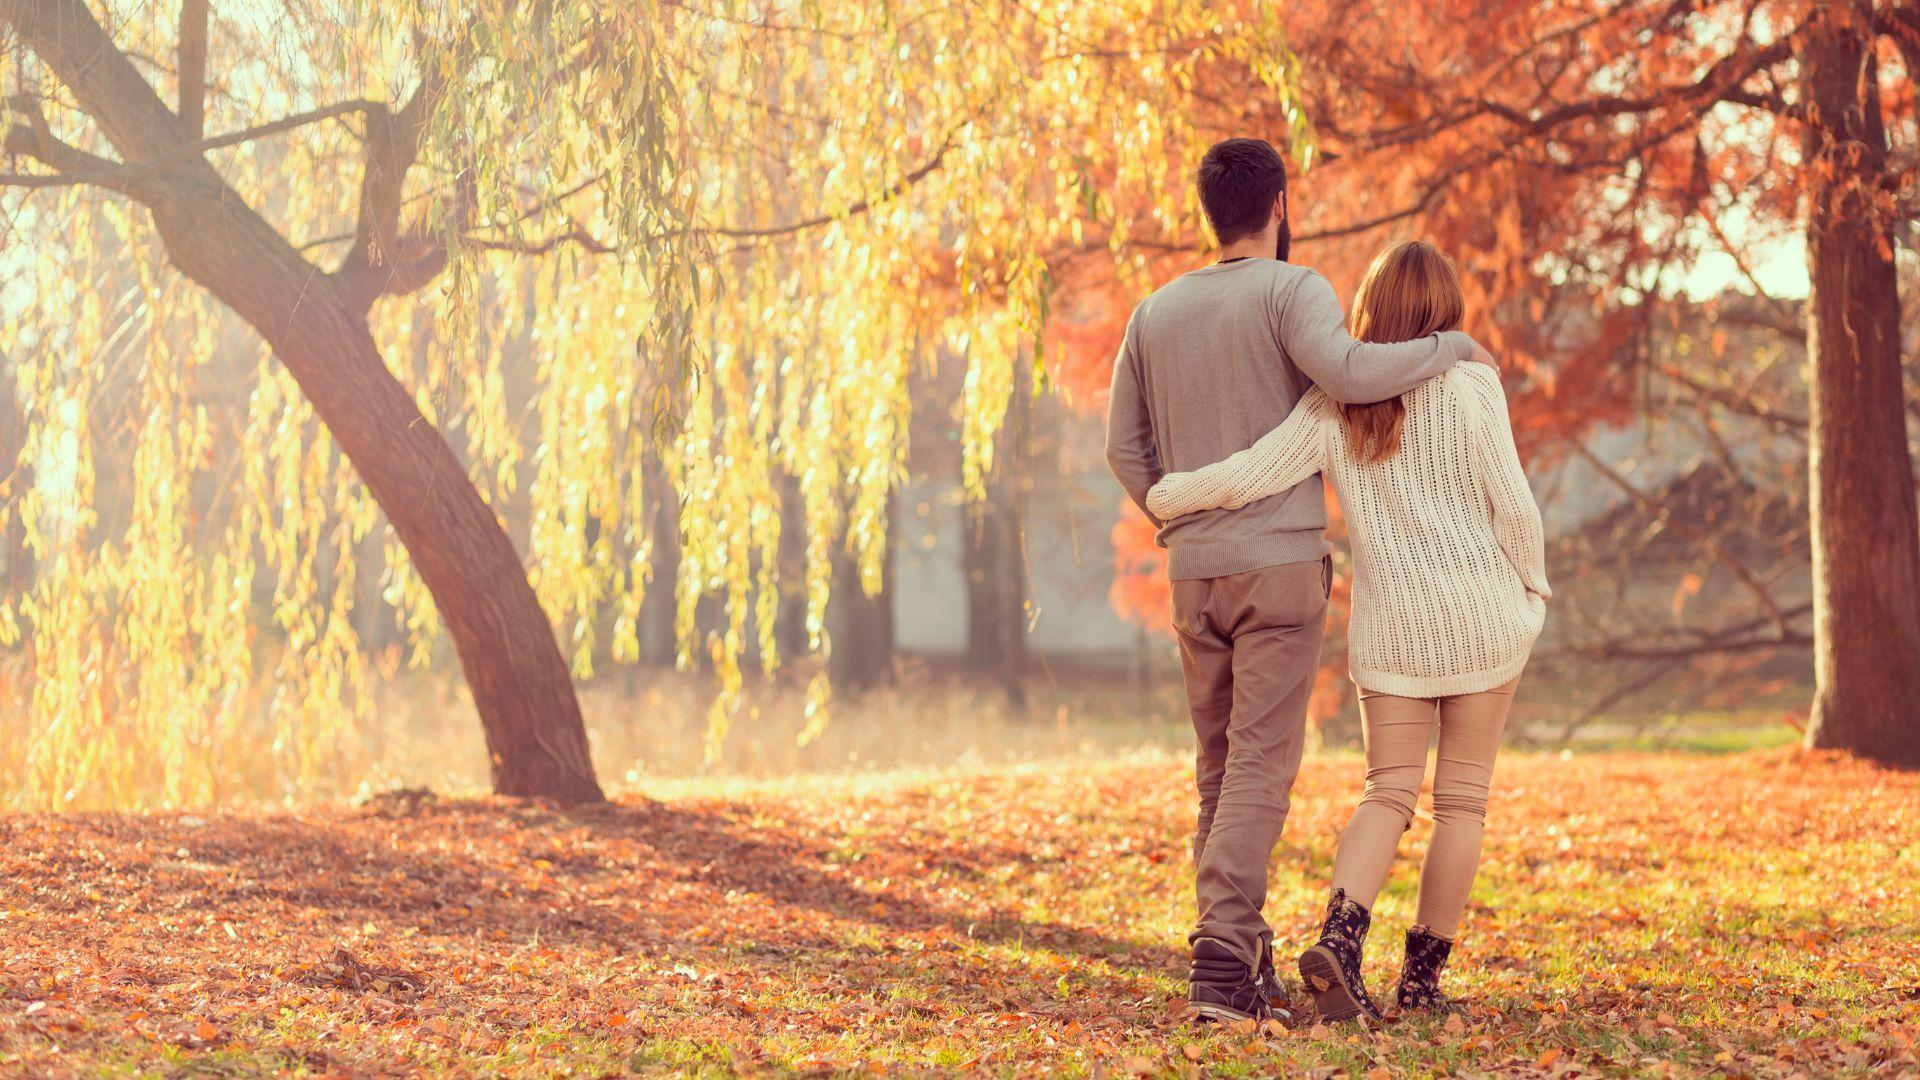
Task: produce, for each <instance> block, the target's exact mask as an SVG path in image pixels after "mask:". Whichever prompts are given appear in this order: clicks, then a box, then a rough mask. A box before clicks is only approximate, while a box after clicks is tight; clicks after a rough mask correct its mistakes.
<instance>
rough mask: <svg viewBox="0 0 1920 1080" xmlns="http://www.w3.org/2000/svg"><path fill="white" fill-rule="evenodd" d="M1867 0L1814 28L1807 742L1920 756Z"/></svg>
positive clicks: (1909, 521)
mask: <svg viewBox="0 0 1920 1080" xmlns="http://www.w3.org/2000/svg"><path fill="white" fill-rule="evenodd" d="M1872 33H1873V31H1872V22H1871V5H1870V4H1866V3H1861V2H1855V3H1851V4H1846V5H1835V6H1834V7H1833V8H1830V9H1829V11H1828V13H1827V14H1826V15H1824V16H1822V17H1818V18H1816V21H1815V22H1814V24H1813V25H1812V26H1811V27H1810V28H1809V29H1807V30H1806V31H1804V34H1805V40H1804V43H1803V44H1802V46H1801V52H1800V62H1801V70H1802V80H1803V82H1802V85H1803V88H1804V90H1805V100H1806V101H1807V102H1808V104H1809V105H1810V106H1811V107H1812V108H1813V110H1814V114H1813V115H1814V120H1813V122H1812V123H1810V124H1809V125H1808V129H1809V134H1808V135H1807V140H1806V159H1807V161H1808V163H1809V165H1808V168H1807V169H1806V175H1807V176H1808V177H1809V181H1808V190H1807V201H1808V223H1807V252H1808V260H1809V268H1810V271H1811V275H1812V282H1813V294H1812V299H1811V301H1810V316H1809V323H1808V337H1807V351H1808V355H1809V357H1810V359H1811V362H1812V380H1811V381H1812V394H1811V397H1812V413H1811V419H1812V432H1811V440H1812V445H1811V452H1810V461H1811V469H1810V472H1811V483H1812V493H1811V501H1812V511H1813V626H1814V639H1815V640H1814V670H1815V680H1816V681H1815V690H1814V700H1813V716H1812V720H1811V723H1810V724H1809V726H1808V728H1807V745H1808V746H1813V747H1831V748H1835V749H1842V750H1849V751H1852V752H1854V753H1857V754H1861V755H1863V756H1866V757H1870V758H1875V759H1877V760H1880V761H1885V762H1890V763H1896V764H1902V765H1908V766H1920V524H1917V522H1916V516H1915V505H1914V485H1913V472H1912V462H1911V460H1910V456H1909V454H1908V451H1907V427H1906V413H1905V409H1904V398H1905V394H1904V389H1903V387H1902V383H1901V364H1900V301H1899V295H1898V286H1897V279H1896V277H1895V270H1894V263H1893V237H1892V234H1891V230H1890V227H1889V224H1888V223H1887V222H1886V221H1884V220H1876V218H1875V215H1874V213H1873V208H1872V206H1871V204H1870V201H1869V200H1870V198H1871V194H1872V190H1873V187H1874V186H1875V185H1876V184H1877V183H1878V181H1879V179H1880V176H1881V174H1882V171H1883V170H1884V168H1885V167H1886V133H1885V132H1884V130H1882V127H1881V121H1880V102H1879V97H1878V91H1877V88H1876V74H1877V73H1876V71H1875V67H1874V63H1873V56H1872V50H1871V42H1872Z"/></svg>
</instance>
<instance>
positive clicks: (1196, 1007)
mask: <svg viewBox="0 0 1920 1080" xmlns="http://www.w3.org/2000/svg"><path fill="white" fill-rule="evenodd" d="M1276 981H1277V980H1276ZM1187 1005H1188V1007H1189V1008H1191V1009H1192V1010H1193V1012H1194V1014H1195V1015H1196V1016H1198V1017H1199V1018H1200V1019H1202V1020H1228V1021H1232V1020H1265V1019H1266V1018H1267V1017H1268V1016H1269V1015H1271V1013H1272V1010H1271V1009H1270V1008H1269V1007H1268V1005H1267V993H1266V988H1265V986H1264V985H1263V984H1262V980H1261V979H1260V975H1259V973H1258V972H1256V971H1255V970H1254V969H1253V968H1250V967H1248V966H1247V965H1246V964H1245V963H1244V962H1242V961H1241V959H1240V958H1239V957H1238V956H1235V955H1234V953H1233V950H1232V949H1229V948H1228V947H1227V943H1226V942H1224V941H1221V940H1219V939H1218V938H1208V937H1203V938H1200V939H1198V940H1196V941H1195V942H1194V943H1193V968H1192V970H1191V971H1189V972H1188V974H1187Z"/></svg>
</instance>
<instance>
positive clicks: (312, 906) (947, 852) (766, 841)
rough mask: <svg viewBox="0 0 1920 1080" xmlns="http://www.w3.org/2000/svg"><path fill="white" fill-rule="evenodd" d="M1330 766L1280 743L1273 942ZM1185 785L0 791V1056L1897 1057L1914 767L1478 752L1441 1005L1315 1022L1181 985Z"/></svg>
mask: <svg viewBox="0 0 1920 1080" xmlns="http://www.w3.org/2000/svg"><path fill="white" fill-rule="evenodd" d="M1360 773H1361V768H1360V763H1359V761H1358V759H1357V758H1356V757H1354V756H1353V755H1350V754H1335V755H1327V756H1321V757H1317V758H1314V759H1311V760H1309V761H1308V763H1307V765H1306V767H1305V769H1304V771H1303V773H1302V775H1301V778H1300V783H1299V785H1298V787H1297V788H1296V790H1295V795H1294V800H1293V814H1292V818H1291V820H1290V821H1289V822H1288V824H1287V828H1286V833H1285V836H1284V838H1283V839H1282V841H1281V847H1280V850H1279V851H1277V852H1276V854H1275V857H1274V878H1275V882H1276V885H1275V893H1274V895H1273V897H1272V898H1271V899H1270V901H1269V905H1268V907H1269V910H1270V912H1271V916H1272V919H1273V922H1274V924H1275V927H1276V929H1277V931H1278V933H1279V935H1280V939H1281V941H1282V943H1283V945H1285V946H1292V945H1294V944H1295V943H1298V942H1300V941H1302V940H1303V939H1305V938H1306V936H1307V935H1308V933H1309V931H1310V929H1311V928H1312V927H1313V926H1314V925H1315V922H1316V916H1317V908H1318V907H1319V905H1320V903H1321V902H1322V893H1323V890H1324V888H1325V884H1326V874H1327V870H1328V865H1329V861H1330V857H1331V854H1332V846H1333V842H1334V839H1335V835H1336V830H1337V829H1338V827H1339V825H1340V823H1341V822H1342V820H1343V819H1344V815H1345V813H1346V812H1347V810H1348V809H1349V808H1350V806H1351V803H1352V800H1353V798H1354V795H1355V793H1356V791H1357V785H1358V782H1359V778H1360ZM1190 783H1191V770H1190V768H1189V767H1186V766H1184V765H1183V764H1182V763H1181V762H1179V761H1177V760H1175V759H1173V758H1170V757H1167V756H1163V755H1139V756H1134V757H1130V758H1123V759H1118V760H1110V761H1106V762H1078V763H1059V762H1055V763H1051V764H1048V765H1045V766H1040V765H1032V766H1020V767H1005V768H995V769H989V770H984V771H977V772H969V773H964V774H963V773H920V774H902V775H895V776H879V777H866V778H858V777H839V778H814V779H803V780H794V781H786V782H780V783H750V784H749V783H731V784H710V785H699V784H686V785H678V786H676V787H675V788H673V789H671V790H665V791H664V796H665V797H664V799H663V800H662V801H654V800H651V799H648V798H646V797H644V796H641V795H639V794H633V795H628V796H625V797H623V798H621V799H619V800H618V801H617V802H616V804H614V805H611V806H607V807H603V808H597V809H591V810H582V811H568V810H557V809H551V808H545V807H540V806H530V805H518V804H512V803H507V802H499V801H489V800H484V799H476V800H454V801H446V800H438V799H434V798H432V797H425V798H418V797H408V796H389V797H385V798H382V799H379V800H375V801H373V802H371V803H368V804H365V805H361V806H354V807H349V806H340V805H330V806H317V807H312V808H308V809H304V810H301V811H298V812H257V811H244V812H242V811H234V812H228V811H209V812H200V813H195V814H185V813H168V814H152V815H127V814H73V815H61V816H31V815H28V816H11V817H0V1075H6V1076H13V1075H81V1076H89V1075H111V1076H123V1075H212V1076H220V1075H245V1074H250V1073H255V1072H265V1071H272V1072H294V1073H299V1072H305V1073H310V1074H315V1075H377V1074H390V1073H400V1072H429V1073H434V1072H437V1073H441V1074H466V1073H505V1074H518V1075H553V1074H560V1073H573V1074H584V1075H593V1076H597V1075H606V1074H624V1073H647V1072H657V1071H668V1070H695V1071H702V1072H715V1073H721V1072H729V1071H756V1070H763V1071H768V1072H787V1071H796V1070H797V1071H818V1072H821V1073H839V1072H851V1071H856V1070H862V1069H881V1070H885V1071H948V1070H958V1069H971V1070H979V1071H982V1072H988V1073H1015V1072H1021V1073H1025V1072H1035V1071H1044V1070H1059V1071H1064V1072H1069V1073H1107V1074H1116V1073H1117V1074H1122V1075H1124V1074H1128V1073H1138V1074H1168V1075H1194V1074H1207V1075H1243V1074H1244V1075H1271V1074H1275V1073H1289V1074H1309V1075H1336V1074H1347V1075H1356V1076H1358V1075H1428V1074H1451V1073H1481V1074H1486V1073H1498V1074H1534V1075H1570V1074H1574V1073H1578V1074H1580V1075H1595V1074H1599V1075H1620V1074H1649V1073H1655V1072H1659V1071H1663V1070H1664V1071H1670V1072H1675V1073H1685V1074H1694V1073H1702V1074H1709V1073H1710V1074H1723V1075H1748V1076H1786V1075H1811V1076H1823V1075H1831V1074H1848V1073H1852V1074H1867V1073H1873V1072H1881V1073H1887V1074H1895V1073H1905V1072H1911V1071H1914V1070H1916V1069H1920V1056H1916V1055H1917V1054H1920V1048H1917V1047H1916V1039H1920V930H1916V925H1917V924H1920V775H1916V774H1911V773H1905V774H1903V773H1897V772H1890V771H1883V770H1879V769H1876V768H1873V767H1870V766H1867V765H1863V764H1859V763H1856V762H1853V761H1850V760H1846V759H1842V758H1835V757H1829V756H1820V755H1809V754H1806V753H1803V752H1800V751H1794V750H1765V751H1757V752H1752V753H1744V754H1732V755H1720V756H1703V755H1680V754H1670V755H1650V754H1634V753H1606V754H1587V755H1564V754H1561V755H1526V754H1511V755H1508V756H1507V757H1506V758H1504V759H1503V761H1502V764H1501V773H1500V777H1499V785H1500V787H1499V790H1498V791H1497V793H1496V804H1495V807H1494V811H1493V815H1494V816H1493V821H1492V823H1491V826H1490V831H1489V834H1488V838H1487V854H1486V864H1485V867H1484V868H1483V871H1482V874H1481V879H1480V883H1479V886H1478V888H1477V891H1476V903H1475V905H1474V907H1473V908H1472V909H1471V911H1470V912H1469V915H1468V921H1467V924H1466V926H1465V927H1464V929H1463V937H1462V945H1461V949H1460V952H1459V954H1458V960H1457V964H1456V972H1455V974H1454V983H1453V985H1454V988H1455V989H1456V990H1458V991H1460V992H1462V993H1463V994H1465V995H1466V996H1468V997H1469V998H1471V1000H1472V1007H1471V1010H1470V1011H1469V1012H1467V1013H1466V1014H1465V1015H1463V1016H1457V1017H1454V1018H1451V1019H1446V1020H1424V1019H1423V1020H1416V1021H1405V1022H1401V1023H1397V1024H1391V1025H1388V1026H1386V1027H1384V1028H1380V1029H1376V1030H1365V1029H1362V1028H1360V1027H1357V1026H1353V1025H1344V1026H1336V1027H1333V1028H1331V1029H1329V1028H1327V1027H1324V1026H1320V1025H1317V1024H1315V1023H1314V1022H1313V1020H1312V1018H1311V1010H1310V1009H1307V1008H1305V1007H1304V1005H1303V1004H1301V1003H1296V1005H1297V1010H1296V1013H1295V1017H1294V1020H1293V1021H1292V1022H1291V1023H1290V1024H1288V1025H1286V1026H1280V1025H1276V1026H1273V1027H1271V1028H1269V1029H1268V1030H1265V1031H1261V1032H1252V1033H1249V1032H1243V1031H1238V1030H1222V1029H1218V1028H1210V1027H1202V1026H1196V1025H1193V1024H1190V1023H1188V1022H1186V1021H1185V1020H1184V1019H1183V1017H1182V1009H1181V1006H1180V998H1181V994H1182V989H1183V988H1182V983H1181V978H1180V976H1181V969H1182V966H1183V951H1182V945H1183V941H1182V935H1183V932H1184V930H1185V928H1186V926H1187V923H1188V920H1189V918H1190V912H1189V903H1190V901H1189V884H1188V874H1189V868H1188V857H1187V852H1186V847H1185V845H1186V841H1187V830H1188V828H1189V827H1190V821H1191V815H1192V806H1191V796H1190V793H1189V785H1190ZM1428 826H1429V822H1427V821H1424V820H1423V821H1417V822H1416V823H1415V826H1414V829H1413V830H1412V832H1410V833H1409V837H1408V840H1407V842H1406V844H1405V845H1404V847H1403V854H1417V853H1418V851H1419V850H1420V849H1421V848H1422V847H1423V845H1424V843H1425V837H1426V835H1427V830H1428ZM1414 882H1415V868H1414V867H1413V866H1412V865H1410V863H1409V861H1407V860H1403V863H1402V865H1401V867H1400V868H1399V869H1398V870H1397V872H1396V875H1395V877H1394V879H1393V881H1392V882H1391V883H1390V884H1389V886H1388V890H1387V892H1386V893H1385V895H1384V896H1383V898H1382V900H1381V903H1380V905H1379V912H1378V920H1377V924H1376V931H1375V935H1374V940H1373V941H1372V942H1370V943H1369V960H1370V972H1371V977H1372V979H1373V980H1374V981H1375V984H1376V986H1377V987H1384V985H1385V983H1386V982H1387V980H1388V979H1389V978H1390V977H1391V967H1392V964H1393V963H1394V961H1395V959H1396V949H1397V945H1398V942H1397V938H1398V935H1399V933H1400V932H1401V931H1402V930H1404V928H1405V927H1406V925H1407V923H1408V921H1409V917H1410V914H1411V905H1412V894H1413V890H1414ZM339 949H344V950H346V951H347V954H350V955H345V954H342V953H339V952H337V951H336V950H339Z"/></svg>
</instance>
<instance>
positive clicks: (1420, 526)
mask: <svg viewBox="0 0 1920 1080" xmlns="http://www.w3.org/2000/svg"><path fill="white" fill-rule="evenodd" d="M1402 401H1403V402H1404V403H1405V404H1406V410H1407V418H1406V426H1405V428H1404V429H1403V430H1402V432H1401V435H1400V450H1399V452H1398V453H1396V454H1394V455H1393V456H1392V457H1390V458H1388V459H1387V460H1385V461H1382V462H1376V463H1373V464H1366V465H1363V464H1360V463H1359V462H1357V461H1355V460H1354V458H1353V455H1352V452H1351V451H1350V449H1349V448H1348V446H1347V436H1346V431H1345V428H1344V425H1343V424H1342V423H1341V422H1340V412H1339V406H1338V405H1335V404H1334V403H1333V401H1332V399H1330V398H1328V397H1327V395H1325V394H1324V393H1321V392H1320V390H1319V389H1317V388H1316V389H1314V390H1311V391H1308V393H1307V394H1306V396H1304V397H1302V398H1301V399H1300V403H1299V404H1298V405H1296V406H1295V407H1294V410H1293V412H1292V413H1291V414H1289V415H1288V417H1287V419H1286V422H1285V423H1283V424H1281V425H1280V426H1279V427H1277V428H1274V429H1273V430H1272V431H1270V432H1268V433H1267V434H1266V435H1265V436H1263V437H1262V438H1261V439H1260V441H1259V442H1257V443H1254V444H1253V445H1252V446H1251V447H1249V448H1247V449H1245V450H1242V451H1240V452H1239V453H1237V454H1234V455H1233V456H1232V457H1229V458H1227V459H1226V460H1225V461H1220V462H1215V463H1214V464H1212V465H1208V466H1207V467H1205V468H1203V469H1200V470H1197V471H1195V472H1190V473H1168V474H1167V475H1166V476H1164V477H1162V478H1161V480H1160V482H1159V483H1157V484H1155V485H1154V486H1153V490H1152V491H1150V492H1149V493H1148V495H1147V509H1148V510H1150V511H1151V512H1152V513H1154V514H1155V515H1157V516H1159V517H1160V519H1161V520H1163V521H1166V520H1171V519H1173V518H1175V517H1179V516H1180V515H1182V514H1191V513H1194V512H1196V511H1202V510H1210V509H1215V508H1226V509H1236V508H1238V507H1241V506H1245V505H1246V504H1247V503H1250V502H1253V501H1255V500H1257V499H1264V498H1266V497H1268V496H1270V495H1278V494H1279V493H1281V492H1283V491H1286V490H1287V489H1288V488H1291V487H1293V486H1294V485H1295V484H1298V483H1299V482H1300V481H1302V480H1305V479H1306V478H1307V477H1309V476H1312V475H1313V474H1314V473H1316V472H1317V473H1324V474H1325V476H1326V478H1327V479H1328V480H1329V481H1331V482H1332V484H1333V490H1334V492H1335V493H1336V494H1337V495H1338V496H1339V498H1340V507H1341V510H1342V511H1343V512H1344V513H1345V515H1346V519H1347V534H1348V536H1349V537H1350V539H1351V543H1352V549H1353V619H1352V622H1351V624H1350V625H1349V626H1348V628H1347V656H1348V666H1349V669H1350V672H1351V674H1352V676H1353V681H1354V682H1356V683H1358V684H1359V685H1360V686H1361V687H1363V688H1365V689H1368V690H1373V691H1377V692H1379V693H1383V694H1393V695H1396V696H1400V697H1417V698H1434V697H1446V696H1449V695H1453V694H1472V693H1478V692H1480V691H1482V690H1491V689H1493V688H1494V687H1496V686H1501V685H1503V684H1505V683H1506V682H1508V681H1509V680H1511V679H1514V678H1516V677H1518V676H1519V674H1520V670H1521V669H1522V668H1524V667H1525V666H1526V664H1527V654H1528V653H1529V652H1530V651H1531V650H1532V648H1533V642H1534V639H1535V638H1537V637H1539V635H1540V627H1541V625H1542V623H1543V622H1544V621H1545V619H1546V601H1547V598H1548V597H1549V596H1551V595H1553V593H1552V590H1551V589H1549V588H1548V586H1547V571H1546V548H1545V537H1544V533H1543V532H1542V530H1541V527H1540V509H1539V507H1538V506H1536V505H1535V504H1534V501H1533V493H1532V492H1531V491H1530V490H1529V489H1528V487H1527V478H1526V475H1525V474H1524V473H1523V472H1521V470H1520V456H1519V454H1518V453H1516V452H1515V450H1514V445H1513V429H1512V427H1511V426H1510V423H1509V421H1508V419H1507V399H1506V395H1505V394H1504V393H1503V392H1502V391H1501V389H1500V376H1499V374H1498V373H1497V372H1496V371H1494V369H1493V368H1491V367H1488V366H1487V365H1485V364H1479V363H1465V364H1459V365H1456V366H1455V367H1453V368H1451V369H1449V370H1448V371H1447V372H1446V373H1445V374H1443V375H1438V376H1435V377H1434V378H1432V379H1430V380H1428V381H1427V382H1425V383H1422V384H1421V385H1419V386H1417V387H1415V388H1414V389H1412V390H1409V391H1408V392H1407V393H1406V394H1405V395H1403V396H1402Z"/></svg>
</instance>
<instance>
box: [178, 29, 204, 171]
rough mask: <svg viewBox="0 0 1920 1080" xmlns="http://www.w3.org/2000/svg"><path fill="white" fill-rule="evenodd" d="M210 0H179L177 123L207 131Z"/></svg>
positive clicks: (191, 132)
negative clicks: (178, 100)
mask: <svg viewBox="0 0 1920 1080" xmlns="http://www.w3.org/2000/svg"><path fill="white" fill-rule="evenodd" d="M210 6H211V5H210V0H180V110H179V111H180V124H181V126H183V127H185V128H186V129H187V135H188V136H189V137H191V138H194V139H200V138H204V137H205V136H206V134H207V14H208V8H209V7H210Z"/></svg>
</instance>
